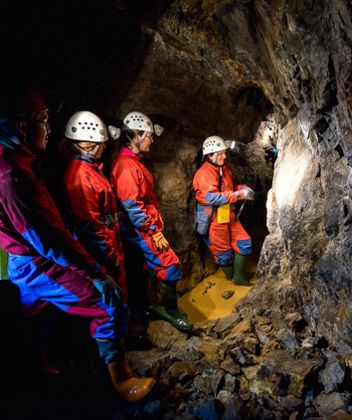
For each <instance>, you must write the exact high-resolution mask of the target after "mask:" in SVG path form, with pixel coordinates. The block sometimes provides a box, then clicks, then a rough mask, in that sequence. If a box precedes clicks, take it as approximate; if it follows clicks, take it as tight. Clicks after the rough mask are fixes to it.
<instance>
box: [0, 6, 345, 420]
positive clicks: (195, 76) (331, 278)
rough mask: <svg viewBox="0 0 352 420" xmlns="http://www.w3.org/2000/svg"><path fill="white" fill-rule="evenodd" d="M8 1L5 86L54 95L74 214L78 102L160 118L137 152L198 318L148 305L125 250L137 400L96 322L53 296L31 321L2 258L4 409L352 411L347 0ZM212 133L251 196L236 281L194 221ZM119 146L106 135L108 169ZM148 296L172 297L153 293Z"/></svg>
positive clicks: (106, 112) (205, 413) (256, 413)
mask: <svg viewBox="0 0 352 420" xmlns="http://www.w3.org/2000/svg"><path fill="white" fill-rule="evenodd" d="M0 8H1V16H2V25H1V29H0V31H1V34H2V39H3V44H2V58H3V59H2V72H1V76H0V78H1V83H0V86H1V92H3V91H5V90H6V92H7V93H8V92H9V91H10V92H11V91H12V90H11V89H13V92H15V90H16V89H17V88H18V86H20V85H21V86H29V87H31V88H33V89H35V90H36V91H37V92H40V95H41V97H42V99H43V101H45V103H46V104H47V106H48V109H49V111H48V112H49V119H50V130H51V132H50V134H49V141H48V144H47V147H46V150H45V152H44V153H43V154H42V156H41V158H40V167H39V169H38V171H39V173H40V179H43V180H44V182H45V185H46V187H47V188H48V190H49V191H50V194H51V195H52V197H53V199H54V203H55V205H56V206H57V207H58V209H59V211H60V213H61V214H62V217H63V220H64V221H65V223H66V221H67V220H68V219H69V214H68V212H67V203H66V202H65V200H63V199H62V194H61V190H62V186H63V179H64V171H65V167H64V163H63V158H62V150H61V144H62V139H63V137H64V133H65V125H66V124H67V121H68V119H69V118H70V116H71V115H72V114H74V113H75V112H77V111H83V110H85V111H90V112H92V113H94V114H96V115H98V116H99V117H100V118H101V120H102V121H104V123H105V124H106V126H109V125H112V126H114V127H117V128H119V127H122V125H123V119H124V116H126V115H127V114H128V113H129V112H131V111H139V112H142V113H143V114H145V115H146V116H148V118H150V120H151V121H152V122H153V123H154V124H158V125H160V126H162V127H163V133H162V135H161V136H160V137H154V141H153V143H152V145H151V148H150V151H149V153H145V155H143V162H144V165H145V167H146V168H147V169H148V171H149V172H150V173H151V174H152V176H153V179H154V192H155V195H156V197H157V199H158V202H159V204H160V209H159V210H160V214H162V216H163V220H164V228H163V232H164V235H165V238H167V240H168V242H169V244H170V247H171V248H172V249H173V250H174V252H175V254H176V255H177V256H178V258H179V260H180V266H181V268H182V277H181V278H179V279H178V280H179V281H177V295H178V306H179V309H180V311H181V313H183V314H185V315H186V316H187V317H188V318H189V320H190V321H191V322H192V328H191V329H189V330H188V331H186V332H185V331H180V330H178V329H176V328H175V327H174V326H172V325H171V324H170V323H169V322H167V321H166V320H165V319H161V318H160V317H158V316H157V315H156V314H155V313H153V311H150V307H149V303H150V302H149V298H150V297H149V296H148V293H147V291H146V290H147V288H146V284H148V281H149V280H148V279H149V277H150V276H149V274H150V273H149V274H148V272H147V271H146V269H145V264H144V260H143V255H142V254H141V253H140V252H137V251H136V250H135V249H133V248H129V247H128V246H127V247H126V249H124V253H125V260H124V268H125V270H126V282H127V287H128V292H129V309H130V315H131V316H130V322H129V332H128V333H127V336H126V343H125V346H126V352H127V355H128V360H129V363H130V366H131V369H133V371H134V372H136V376H137V379H136V381H138V380H139V379H138V378H139V377H142V378H143V377H148V378H154V380H155V385H154V386H153V388H152V389H151V390H150V392H149V393H148V394H147V395H146V396H145V397H144V398H141V399H140V400H138V401H136V402H130V401H126V400H124V399H123V398H121V396H117V395H116V393H115V392H114V389H113V387H112V383H111V381H110V378H109V376H108V373H107V371H106V369H105V367H104V364H103V363H102V361H101V360H100V358H99V354H98V350H97V348H96V346H95V343H94V340H92V338H91V337H90V334H89V319H87V318H84V317H79V316H73V315H70V313H65V312H64V311H60V310H59V309H60V308H58V307H56V306H55V305H47V306H45V308H43V309H42V310H41V311H38V313H35V314H32V316H29V317H24V316H23V311H22V306H21V303H20V291H19V288H18V287H17V285H16V284H15V282H14V281H11V279H10V280H9V276H8V273H7V270H6V269H4V264H2V265H1V271H0V274H1V281H0V302H1V304H0V311H1V331H2V341H1V343H2V344H1V352H0V371H1V374H0V377H1V379H0V381H1V383H2V389H3V390H4V391H3V392H2V394H1V396H0V418H1V419H9V420H10V419H11V420H12V419H29V420H34V419H35V420H41V419H43V420H44V419H57V420H61V419H62V420H63V419H65V420H66V419H75V420H77V419H85V420H90V419H99V420H105V419H106V420H110V419H111V420H112V419H115V420H117V419H118V420H120V419H121V420H124V419H126V420H127V419H143V420H144V419H165V420H166V419H171V418H173V419H181V418H182V419H187V420H188V419H189V420H191V419H201V420H213V419H224V420H225V419H226V420H228V419H290V420H294V419H312V418H314V419H331V420H332V419H352V391H351V390H352V372H351V367H352V338H351V331H352V306H351V297H352V296H351V295H352V287H351V284H350V283H351V282H352V274H351V273H352V270H351V254H352V252H351V249H352V234H350V226H351V220H352V218H351V214H352V213H351V212H352V203H351V198H350V195H351V191H350V189H351V188H350V180H351V169H350V168H351V156H352V153H351V151H350V145H351V144H352V126H351V120H350V119H351V114H352V101H351V97H352V96H351V95H352V87H351V80H352V58H351V57H352V55H351V49H352V47H351V46H352V7H351V4H350V2H348V1H346V0H331V1H329V2H319V1H314V0H309V1H305V2H301V1H290V2H288V1H283V0H275V1H270V0H245V1H232V0H221V1H219V0H168V1H161V0H145V1H143V2H142V1H138V0H129V1H127V0H114V1H113V0H108V1H105V2H102V1H98V0H92V1H91V2H83V1H81V0H78V1H75V2H68V1H65V0H64V1H61V2H44V1H37V2H19V1H17V0H13V1H11V2H10V1H4V2H2V4H1V6H0ZM0 105H1V106H0V108H1V112H3V111H4V109H5V111H6V103H5V105H4V103H1V104H0ZM4 106H5V108H4ZM5 111H4V112H5ZM1 124H3V120H2V115H1V116H0V127H1ZM2 133H3V132H2V131H0V134H1V135H0V144H1V145H2V144H3V143H1V142H2V141H3V138H2V137H1V136H2ZM209 136H219V137H221V138H222V139H224V140H231V141H234V147H233V149H231V150H229V151H228V152H227V158H226V165H227V166H228V167H229V168H231V171H232V174H233V178H234V182H235V184H238V185H242V184H244V185H246V186H248V187H249V188H250V189H252V190H253V191H254V200H251V201H249V200H246V201H243V202H238V203H235V204H234V206H233V207H234V211H235V212H236V213H237V214H239V213H240V214H239V220H240V222H241V224H242V225H243V227H244V229H245V230H246V231H247V232H248V234H249V235H250V237H251V238H252V252H251V255H250V257H248V265H247V271H248V272H247V274H248V276H249V277H248V278H249V279H250V281H251V286H240V285H236V284H233V282H231V280H228V279H227V278H226V276H225V273H224V271H223V270H222V268H221V267H219V264H217V263H216V261H214V258H213V255H212V253H211V252H210V249H209V246H208V245H209V243H208V245H207V244H206V242H205V241H204V240H203V238H202V237H200V236H199V235H198V234H197V233H196V231H195V225H194V220H195V213H196V207H197V200H196V196H195V191H194V189H193V186H192V182H193V178H194V176H195V173H196V172H197V170H198V169H199V168H201V166H202V163H203V161H204V158H203V153H202V145H203V143H204V141H205V139H206V138H208V137H209ZM350 143H351V144H350ZM0 147H2V146H0ZM121 147H122V145H121V143H120V139H117V140H113V139H111V138H110V139H109V140H108V142H107V146H106V148H105V151H104V155H103V160H104V176H106V177H108V176H109V171H110V170H111V168H112V165H113V162H114V159H115V158H116V156H117V155H118V153H120V150H121ZM351 147H352V146H351ZM351 150H352V149H351ZM1 159H2V157H1ZM1 162H3V160H1V161H0V169H1ZM4 179H5V175H2V179H1V188H2V191H0V194H1V197H5V198H6V196H7V194H10V192H11V191H10V190H8V191H7V190H6V188H7V187H4V185H5V183H4V182H3V181H4ZM28 193H29V192H28V191H27V194H28ZM5 198H2V202H0V204H1V206H2V207H0V221H1V222H0V240H1V237H2V235H4V232H5V234H6V223H7V219H8V215H7V213H6V210H4V209H5V207H4V205H3V202H5V201H6V200H5ZM7 201H8V200H7ZM243 203H244V205H243V206H241V204H243ZM29 210H30V212H31V213H34V216H36V214H35V212H36V208H30V209H29ZM45 226H46V225H45V223H44V222H43V225H42V227H43V228H44V229H45ZM71 228H73V226H70V224H69V222H67V229H69V230H70V229H71ZM0 244H3V242H2V241H1V242H0ZM1 256H2V258H3V259H4V261H5V260H6V259H7V254H6V253H2V254H1ZM17 274H18V273H16V272H15V273H14V272H12V275H13V276H16V275H17ZM10 277H11V276H10ZM152 295H153V296H152V298H156V299H157V298H160V296H159V295H160V290H158V287H156V288H154V290H153V292H152ZM61 309H62V308H61ZM66 312H69V311H66ZM133 380H135V379H133Z"/></svg>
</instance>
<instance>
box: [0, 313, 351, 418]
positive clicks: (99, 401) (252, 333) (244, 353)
mask: <svg viewBox="0 0 352 420" xmlns="http://www.w3.org/2000/svg"><path fill="white" fill-rule="evenodd" d="M144 325H145V326H146V328H147V329H146V331H147V334H148V338H149V340H150V343H151V345H150V346H149V348H147V349H145V348H144V349H143V350H141V349H138V346H137V345H136V343H139V342H137V341H135V342H134V341H133V340H131V341H130V343H129V359H130V362H131V365H132V367H133V368H134V369H135V370H136V371H137V372H138V373H139V374H141V375H151V376H153V377H155V378H156V379H157V385H156V386H155V388H154V389H153V391H152V392H151V393H150V395H148V396H147V397H146V398H145V399H144V400H142V401H140V402H138V403H135V404H130V403H126V402H124V401H122V400H119V399H118V398H116V397H115V396H114V393H113V390H112V389H111V387H110V384H109V380H108V378H107V376H106V373H105V372H104V369H103V368H102V366H101V365H100V364H99V362H98V357H97V355H95V353H94V348H93V347H90V344H89V343H90V341H89V337H88V336H87V337H77V336H75V337H74V338H72V337H71V338H70V339H68V340H71V347H72V340H73V341H74V340H76V341H79V340H80V345H79V347H78V349H76V354H75V356H74V357H73V359H74V361H73V362H72V360H71V359H69V357H68V356H67V355H66V359H67V360H68V361H67V362H66V366H63V368H62V375H61V376H60V377H49V376H46V377H43V376H38V375H37V374H36V373H33V371H32V372H30V371H29V370H30V369H28V367H29V364H28V362H27V365H26V366H25V367H23V365H21V364H19V365H18V364H17V365H16V364H14V365H13V366H12V367H11V368H10V372H12V374H11V375H8V377H9V378H11V379H9V380H8V381H7V382H6V387H5V388H4V389H6V391H3V392H2V395H1V397H0V407H1V408H0V418H1V419H4V420H5V419H6V420H7V419H8V420H10V419H11V420H12V419H16V420H17V419H21V420H22V419H23V420H27V419H28V420H34V419H35V420H42V419H51V420H63V419H65V420H70V419H75V420H80V419H82V420H83V419H85V420H90V419H100V420H103V419H109V420H120V419H121V420H124V419H126V420H127V419H143V420H144V419H165V420H166V419H170V420H171V419H173V420H175V419H183V420H188V419H189V420H191V419H202V420H213V419H226V420H227V419H290V420H293V419H301V418H302V419H313V418H314V419H318V418H322V419H329V420H333V419H336V420H341V419H352V415H351V414H350V413H352V395H351V389H352V387H351V384H352V372H351V366H352V358H349V357H347V356H346V357H345V358H342V357H341V356H339V355H338V354H337V353H336V352H334V349H332V348H330V347H329V343H328V342H327V340H326V339H325V338H324V337H322V336H319V335H316V334H314V331H312V330H311V329H310V328H309V327H308V326H307V324H306V322H305V321H304V320H303V318H302V317H301V316H300V315H299V314H298V313H290V312H289V308H288V311H287V315H286V316H285V318H284V320H283V323H282V325H284V326H285V327H282V325H281V327H280V329H279V330H278V329H277V328H276V323H274V322H272V317H271V312H270V310H265V309H263V308H257V310H255V311H253V310H249V308H248V307H246V306H242V307H241V308H240V309H239V310H238V309H236V308H235V309H234V311H233V312H232V313H231V314H230V315H228V316H227V317H225V318H221V319H218V320H214V321H210V322H207V323H203V324H202V325H201V326H198V327H197V328H196V329H194V331H192V332H191V333H189V334H184V333H181V332H179V331H177V330H176V329H174V328H173V327H172V326H170V325H169V324H168V323H166V322H164V321H161V320H151V321H148V322H146V323H145V324H144ZM143 328H144V326H142V325H139V326H137V328H136V331H135V337H136V336H138V334H139V332H140V331H141V330H143ZM138 331H139V332H138ZM82 339H83V340H86V342H87V346H83V347H84V354H82V353H81V354H80V353H79V352H82ZM11 342H12V343H13V341H11V340H10V342H9V341H7V343H8V344H9V343H10V344H11ZM5 343H6V341H5V342H4V344H5ZM7 347H10V346H7ZM22 350H25V351H26V349H25V348H24V349H22ZM22 350H20V351H19V352H20V353H21V351H22ZM92 355H93V357H92ZM60 357H62V355H61V356H60ZM14 358H16V357H14ZM61 362H62V360H61ZM5 365H6V362H5V363H4V368H2V375H1V376H2V379H4V378H5V377H6V373H8V369H9V366H5ZM4 372H5V376H4Z"/></svg>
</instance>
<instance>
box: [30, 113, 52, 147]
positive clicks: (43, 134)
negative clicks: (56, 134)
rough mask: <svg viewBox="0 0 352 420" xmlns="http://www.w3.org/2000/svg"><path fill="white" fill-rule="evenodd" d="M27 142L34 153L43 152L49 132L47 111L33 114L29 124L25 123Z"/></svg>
mask: <svg viewBox="0 0 352 420" xmlns="http://www.w3.org/2000/svg"><path fill="white" fill-rule="evenodd" d="M26 131H27V137H28V140H27V144H28V146H29V148H30V149H31V152H32V153H34V154H37V153H43V152H44V151H45V149H46V146H47V144H48V136H49V134H50V126H49V116H48V111H41V112H38V113H35V114H33V116H32V120H31V123H30V125H29V126H28V125H27V129H26Z"/></svg>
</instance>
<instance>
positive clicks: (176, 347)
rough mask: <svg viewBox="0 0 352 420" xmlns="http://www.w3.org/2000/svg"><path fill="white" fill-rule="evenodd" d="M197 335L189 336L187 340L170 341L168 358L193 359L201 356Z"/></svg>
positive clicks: (174, 359) (175, 359) (199, 341)
mask: <svg viewBox="0 0 352 420" xmlns="http://www.w3.org/2000/svg"><path fill="white" fill-rule="evenodd" d="M201 341H202V340H201V339H200V338H199V337H191V338H190V339H189V340H185V339H183V340H178V341H176V342H173V343H172V346H171V347H170V350H169V355H170V359H171V360H173V361H177V360H179V361H195V360H199V359H201V358H202V357H203V353H202V352H201V351H200V350H199V346H200V344H201Z"/></svg>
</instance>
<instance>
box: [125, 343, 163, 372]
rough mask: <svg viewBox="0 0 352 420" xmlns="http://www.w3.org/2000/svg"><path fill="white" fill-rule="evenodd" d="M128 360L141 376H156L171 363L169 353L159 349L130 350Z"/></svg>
mask: <svg viewBox="0 0 352 420" xmlns="http://www.w3.org/2000/svg"><path fill="white" fill-rule="evenodd" d="M128 360H129V364H130V366H131V368H132V369H133V370H135V371H136V372H137V373H139V374H140V375H141V376H149V375H150V376H153V377H156V376H158V375H159V374H160V373H162V372H163V371H164V370H166V369H167V368H168V367H169V366H170V365H171V361H170V358H169V354H168V353H167V352H163V351H160V350H158V349H151V350H148V351H130V352H129V353H128Z"/></svg>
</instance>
